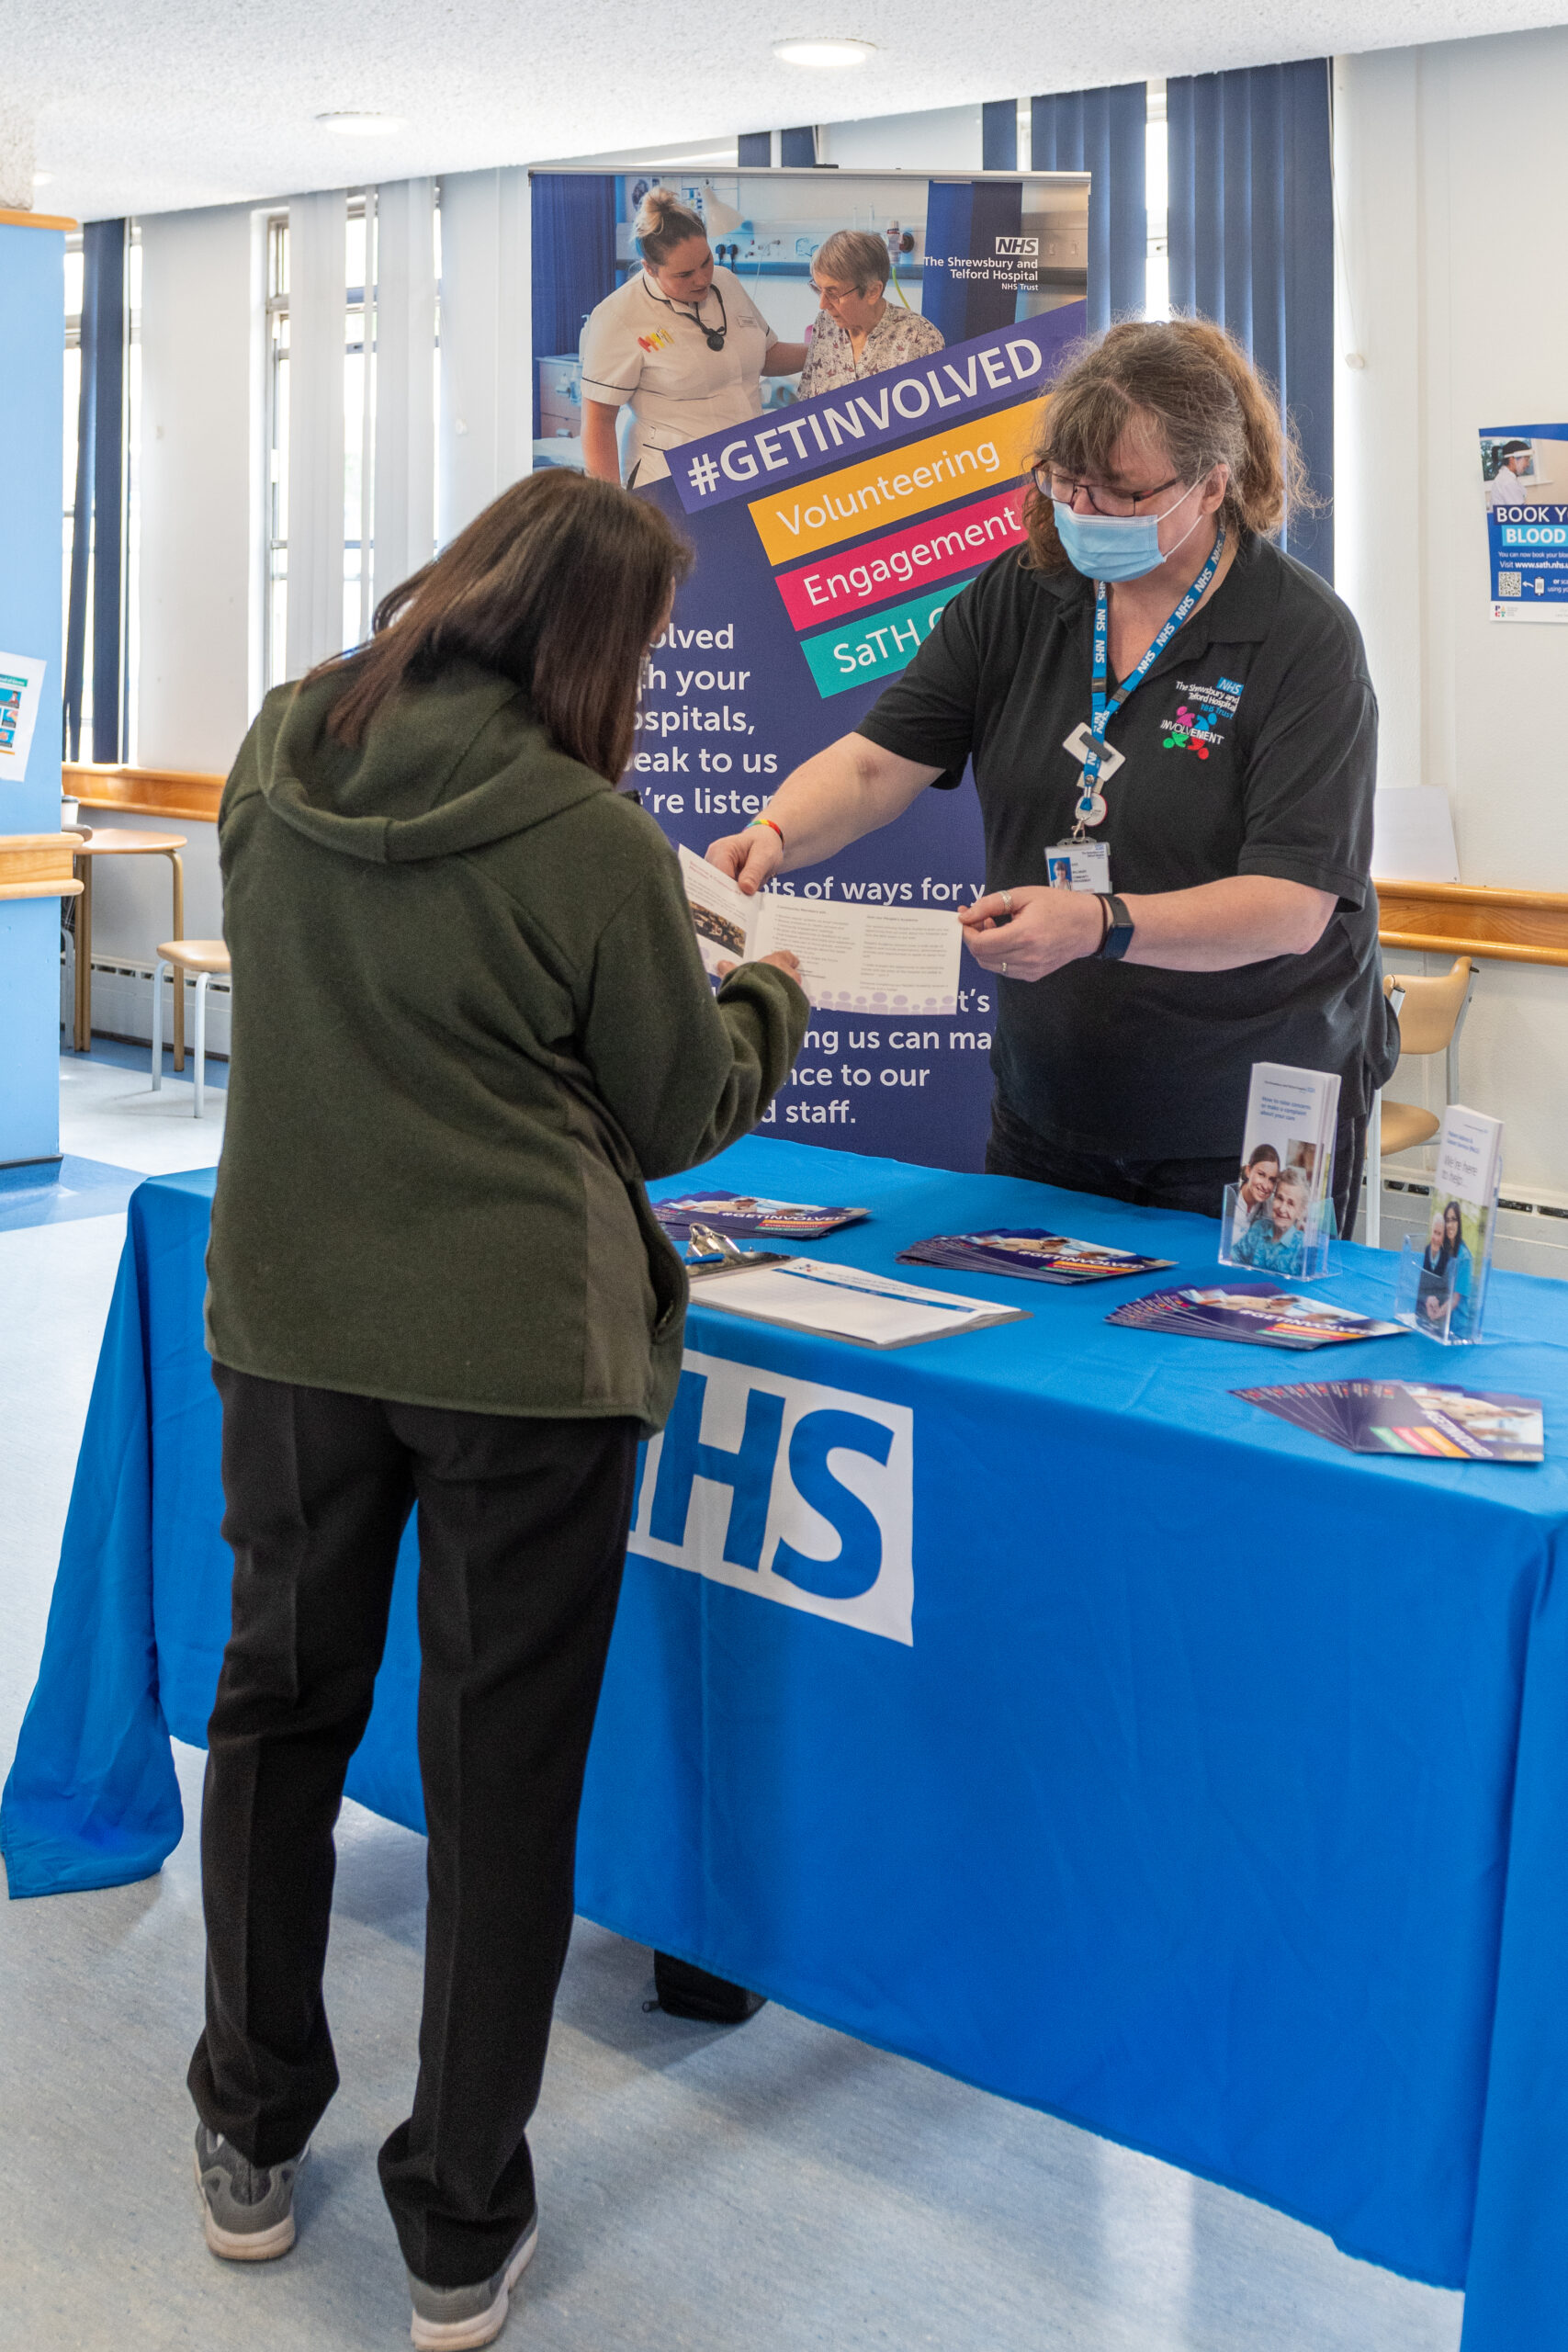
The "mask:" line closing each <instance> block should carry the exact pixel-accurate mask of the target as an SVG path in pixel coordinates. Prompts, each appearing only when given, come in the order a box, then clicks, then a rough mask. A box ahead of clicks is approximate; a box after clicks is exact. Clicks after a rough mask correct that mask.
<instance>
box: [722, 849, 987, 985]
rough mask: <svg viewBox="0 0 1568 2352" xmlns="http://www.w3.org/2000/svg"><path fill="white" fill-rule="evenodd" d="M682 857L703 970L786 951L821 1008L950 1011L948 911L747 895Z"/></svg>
mask: <svg viewBox="0 0 1568 2352" xmlns="http://www.w3.org/2000/svg"><path fill="white" fill-rule="evenodd" d="M680 859H681V876H682V882H683V883H684V885H685V891H686V902H687V904H688V905H689V906H690V908H691V910H692V921H693V922H694V924H695V926H696V933H697V944H698V946H699V947H700V948H701V950H702V957H703V962H704V964H705V966H706V967H707V969H708V970H709V971H710V972H713V973H717V971H718V968H719V967H720V965H721V964H729V963H739V962H742V961H749V960H751V959H754V958H755V957H757V956H769V955H772V954H773V952H774V951H775V950H776V949H779V948H787V949H788V950H789V951H790V952H791V953H792V954H794V955H795V956H798V957H799V958H800V967H801V973H802V985H803V986H804V988H805V989H806V993H807V996H808V997H809V998H810V999H811V1001H812V1003H813V1004H815V1005H820V1006H821V1007H823V1008H824V1010H826V1011H829V1012H860V1013H872V1014H876V1013H888V1014H892V1015H894V1016H897V1015H899V1014H904V1013H911V1012H924V1013H936V1014H942V1013H952V1012H957V1010H958V964H959V956H960V952H961V949H962V946H963V934H962V933H961V932H960V929H959V925H958V918H957V916H956V915H951V914H942V913H938V912H936V911H934V910H928V909H926V908H923V907H868V906H852V905H847V904H844V903H842V902H841V901H838V900H835V901H832V902H829V901H828V900H826V899H801V898H795V897H794V896H793V895H791V894H790V893H788V892H785V891H772V890H770V891H762V892H760V893H758V895H757V896H756V897H754V898H748V897H747V895H746V893H745V892H744V891H743V890H742V889H741V888H739V884H738V883H735V882H733V881H731V879H730V877H729V876H728V874H721V873H720V872H719V869H718V868H717V866H716V865H708V863H707V862H706V860H705V859H704V858H700V857H694V856H693V854H692V853H691V851H690V850H688V849H683V850H682V851H681V852H680Z"/></svg>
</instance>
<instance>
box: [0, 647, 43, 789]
mask: <svg viewBox="0 0 1568 2352" xmlns="http://www.w3.org/2000/svg"><path fill="white" fill-rule="evenodd" d="M48 667H49V664H48V662H35V661H34V660H33V658H32V656H31V655H30V654H28V653H0V782H3V783H6V784H23V783H25V782H26V780H27V774H28V752H30V751H31V749H32V744H33V729H34V728H35V727H36V726H37V725H38V714H39V704H40V703H41V701H42V700H43V673H44V672H45V670H47V669H48Z"/></svg>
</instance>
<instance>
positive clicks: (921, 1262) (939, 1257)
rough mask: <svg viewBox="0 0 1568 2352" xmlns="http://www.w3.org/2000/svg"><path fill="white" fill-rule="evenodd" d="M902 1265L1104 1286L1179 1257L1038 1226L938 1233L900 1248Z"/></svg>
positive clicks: (1154, 1270) (1153, 1270) (1172, 1262)
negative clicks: (1150, 1254)
mask: <svg viewBox="0 0 1568 2352" xmlns="http://www.w3.org/2000/svg"><path fill="white" fill-rule="evenodd" d="M898 1262H899V1264H900V1265H901V1266H945V1267H947V1268H948V1269H949V1271H950V1272H953V1273H960V1274H1019V1275H1021V1276H1022V1278H1023V1280H1024V1281H1025V1282H1031V1283H1103V1282H1109V1281H1111V1279H1112V1278H1113V1277H1114V1276H1115V1275H1117V1274H1155V1273H1158V1272H1161V1271H1162V1270H1163V1269H1164V1268H1165V1267H1167V1266H1174V1265H1175V1263H1176V1260H1175V1259H1174V1258H1140V1257H1139V1256H1138V1254H1137V1252H1136V1250H1110V1249H1106V1248H1105V1247H1103V1245H1102V1244H1101V1243H1100V1242H1098V1241H1074V1240H1072V1239H1071V1238H1069V1236H1068V1235H1066V1234H1065V1233H1046V1232H1044V1231H1043V1230H1042V1228H1041V1227H1038V1226H1032V1225H1024V1226H998V1227H992V1228H990V1229H989V1230H988V1231H987V1232H985V1233H933V1234H932V1236H931V1239H930V1240H929V1241H916V1242H914V1243H912V1244H911V1246H910V1247H909V1248H908V1250H899V1252H898Z"/></svg>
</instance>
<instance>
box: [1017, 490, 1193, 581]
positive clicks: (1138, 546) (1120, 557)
mask: <svg viewBox="0 0 1568 2352" xmlns="http://www.w3.org/2000/svg"><path fill="white" fill-rule="evenodd" d="M1191 495H1192V492H1191V491H1190V490H1189V491H1183V492H1182V493H1181V498H1190V497H1191ZM1181 498H1179V499H1178V500H1177V501H1176V505H1177V506H1179V505H1180V503H1181ZM1051 511H1052V513H1053V515H1055V518H1056V537H1058V538H1059V539H1060V540H1061V542H1062V547H1063V550H1064V552H1065V553H1066V559H1067V561H1068V562H1069V563H1070V564H1071V565H1072V567H1073V569H1074V571H1081V572H1082V573H1083V574H1084V577H1085V578H1086V579H1088V580H1111V581H1114V580H1143V579H1145V578H1146V577H1147V575H1148V573H1150V572H1151V571H1158V570H1159V567H1160V565H1161V564H1162V563H1164V562H1165V560H1166V559H1167V556H1168V555H1174V554H1175V553H1176V548H1161V546H1160V543H1159V526H1160V525H1161V523H1162V522H1163V521H1164V519H1165V517H1164V515H1079V514H1078V513H1077V511H1076V509H1074V508H1073V507H1071V506H1067V505H1065V504H1064V503H1063V502H1062V500H1061V499H1059V498H1054V499H1053V500H1052V501H1051ZM1174 512H1175V508H1174V507H1168V508H1167V509H1166V513H1167V514H1172V513H1174ZM1199 519H1200V520H1201V517H1200V518H1199ZM1196 528H1197V524H1196V523H1195V524H1194V525H1193V526H1192V530H1196ZM1191 536H1192V532H1191V531H1184V532H1183V533H1182V536H1181V538H1180V539H1178V541H1177V543H1176V546H1177V547H1180V546H1181V545H1182V543H1183V541H1184V540H1186V539H1189V538H1190V537H1191Z"/></svg>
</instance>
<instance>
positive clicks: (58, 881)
mask: <svg viewBox="0 0 1568 2352" xmlns="http://www.w3.org/2000/svg"><path fill="white" fill-rule="evenodd" d="M76 845H77V836H76V835H75V834H74V833H0V899H76V898H80V897H81V895H82V885H81V884H80V882H78V881H77V879H76V877H75V875H74V873H73V870H72V864H71V854H72V852H73V850H74V849H75V847H76Z"/></svg>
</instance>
